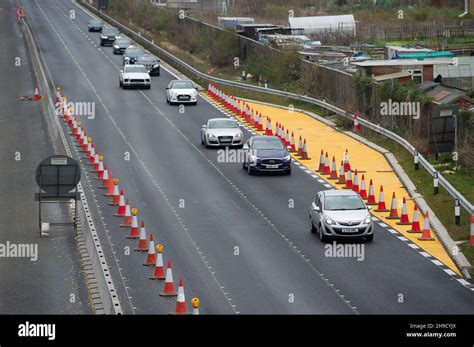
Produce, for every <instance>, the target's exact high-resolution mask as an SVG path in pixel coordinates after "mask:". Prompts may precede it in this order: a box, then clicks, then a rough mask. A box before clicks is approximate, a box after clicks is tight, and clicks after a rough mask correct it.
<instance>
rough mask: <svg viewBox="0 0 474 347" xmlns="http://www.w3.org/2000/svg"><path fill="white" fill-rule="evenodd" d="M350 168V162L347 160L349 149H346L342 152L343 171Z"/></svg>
mask: <svg viewBox="0 0 474 347" xmlns="http://www.w3.org/2000/svg"><path fill="white" fill-rule="evenodd" d="M350 169H351V163H350V161H349V151H348V150H347V149H346V152H345V153H344V171H346V172H347V171H349V170H350Z"/></svg>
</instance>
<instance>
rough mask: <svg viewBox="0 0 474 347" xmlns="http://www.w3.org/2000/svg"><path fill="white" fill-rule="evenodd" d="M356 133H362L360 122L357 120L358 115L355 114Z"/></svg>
mask: <svg viewBox="0 0 474 347" xmlns="http://www.w3.org/2000/svg"><path fill="white" fill-rule="evenodd" d="M354 132H356V133H358V132H360V124H359V121H358V120H357V113H355V112H354Z"/></svg>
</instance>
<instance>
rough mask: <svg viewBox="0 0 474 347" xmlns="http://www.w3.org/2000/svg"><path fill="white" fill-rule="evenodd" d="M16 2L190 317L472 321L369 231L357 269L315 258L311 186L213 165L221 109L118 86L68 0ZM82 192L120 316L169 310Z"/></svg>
mask: <svg viewBox="0 0 474 347" xmlns="http://www.w3.org/2000/svg"><path fill="white" fill-rule="evenodd" d="M24 4H25V6H26V11H27V13H28V16H29V19H30V23H31V25H32V28H33V30H34V31H35V33H36V38H37V40H38V46H39V48H40V49H41V50H42V52H43V54H44V57H45V61H46V63H47V68H48V70H49V71H50V74H51V78H52V80H53V81H54V82H55V83H56V84H57V85H59V86H61V87H62V90H63V92H64V94H65V95H66V96H67V97H68V100H69V101H73V102H75V101H76V102H91V103H94V105H95V110H96V115H95V118H94V119H88V117H86V116H82V117H79V119H80V120H81V121H82V122H83V123H84V126H85V129H86V131H87V132H88V135H89V136H92V138H93V139H94V143H95V147H96V148H98V149H99V151H100V152H101V153H102V154H103V155H104V157H105V162H106V163H107V164H108V166H109V169H111V170H112V171H113V174H114V176H115V177H119V178H120V180H121V186H123V187H124V188H125V194H126V196H127V198H129V199H130V201H131V204H132V207H136V208H138V210H139V216H140V218H143V219H144V220H145V223H146V227H147V232H148V233H150V232H153V233H154V235H155V239H158V242H161V243H163V244H164V248H165V251H164V257H165V261H166V260H167V259H171V260H172V262H173V271H174V277H175V280H177V278H179V277H180V276H182V277H183V279H184V281H185V291H186V298H187V299H188V300H189V299H190V298H191V297H194V296H197V297H199V298H200V300H201V303H202V308H201V313H225V314H232V313H249V314H256V313H267V314H268V313H314V314H329V313H342V314H357V313H365V314H367V313H473V311H474V295H473V293H472V291H470V290H469V289H467V288H465V287H463V286H462V285H460V284H459V283H458V282H456V281H455V280H453V279H452V278H451V277H450V276H448V275H446V274H445V273H444V272H443V271H442V270H441V269H440V268H439V267H437V266H435V265H434V264H432V263H431V262H430V261H429V260H428V259H425V258H424V257H422V256H421V255H420V254H419V253H418V252H415V251H414V250H412V249H410V248H409V247H407V245H406V244H404V243H403V242H401V241H400V240H398V239H397V238H396V237H394V236H393V235H391V234H390V233H389V232H387V231H386V230H385V229H383V228H381V227H379V226H378V225H377V226H376V230H375V238H374V242H373V243H368V244H365V259H364V260H363V261H358V260H357V259H356V258H353V257H352V258H349V257H346V258H331V257H326V256H325V249H324V245H323V244H322V243H321V242H320V241H319V240H318V238H317V236H316V235H312V234H310V231H309V223H308V215H309V207H310V203H311V201H312V200H313V198H314V196H315V194H316V192H318V191H319V190H322V189H326V188H325V187H324V186H323V185H321V184H320V183H318V182H317V181H316V180H315V179H314V178H312V177H311V176H309V175H308V174H307V173H305V172H304V171H302V170H301V169H300V168H297V167H296V166H295V167H294V168H293V173H292V175H291V176H276V175H272V176H248V175H247V173H246V172H245V171H244V170H242V168H241V164H239V163H219V162H218V161H217V151H216V150H215V149H204V148H203V147H202V146H201V144H200V133H199V131H200V127H201V125H202V124H205V123H206V121H207V119H209V118H213V117H221V116H223V115H222V113H221V112H219V111H218V110H217V109H216V108H214V107H213V106H212V105H211V104H209V103H207V102H206V101H205V100H204V99H199V103H198V105H197V106H187V107H185V112H184V113H180V111H179V107H177V106H169V105H167V103H166V99H165V87H166V85H167V84H168V83H169V81H170V80H172V79H175V77H174V76H172V75H171V74H170V73H169V72H167V71H163V70H162V74H161V76H160V77H153V78H152V89H151V90H146V91H139V90H122V89H120V88H119V83H118V73H119V69H120V67H121V59H122V58H121V56H114V55H113V54H112V49H111V48H110V47H104V48H102V47H100V46H99V34H98V33H88V32H87V21H88V20H89V19H90V17H89V15H88V14H86V13H85V12H83V11H82V10H81V9H80V8H79V7H76V6H75V5H74V4H72V3H71V2H70V1H67V0H64V1H59V0H25V1H24ZM70 10H75V18H74V19H71V18H70V16H69V14H70ZM244 136H245V137H246V138H248V137H249V134H248V133H244ZM127 153H129V154H130V160H129V161H127V160H126V159H127V156H128V155H127ZM90 182H91V183H92V184H91V186H89V185H88V184H86V185H85V186H86V187H85V189H86V191H87V192H88V193H89V194H94V195H92V196H94V199H93V200H94V206H95V207H96V208H95V210H96V211H95V212H94V220H95V222H96V225H97V226H98V228H99V230H100V233H101V234H100V235H101V239H102V243H103V246H104V247H105V249H106V252H107V254H106V255H107V257H108V259H109V265H110V266H111V267H112V269H111V270H112V272H113V276H114V280H115V282H116V286H117V290H118V292H119V295H120V298H121V301H122V303H123V306H124V310H125V312H126V313H167V312H169V311H170V310H172V309H173V302H174V300H175V299H174V298H173V299H164V298H162V297H159V295H158V293H159V291H161V288H162V285H163V283H162V282H155V281H150V280H149V279H148V277H149V276H150V274H151V271H152V270H151V269H149V268H147V267H144V266H142V262H143V261H144V258H145V256H144V255H142V254H136V253H135V252H133V251H132V254H130V255H126V254H125V251H124V250H125V247H127V246H130V247H132V248H133V247H135V242H134V241H133V242H132V241H130V240H126V239H125V235H126V233H127V231H126V230H124V228H119V227H118V224H119V222H121V221H120V220H119V219H118V218H116V217H113V216H112V214H113V213H114V212H115V210H114V209H113V208H112V207H110V206H107V205H106V203H107V200H106V199H105V198H104V197H103V196H102V191H100V192H98V190H97V189H96V188H94V185H95V186H97V181H95V180H94V179H90ZM291 202H293V203H294V207H292V206H291ZM401 298H402V299H401Z"/></svg>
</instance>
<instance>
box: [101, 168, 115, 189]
mask: <svg viewBox="0 0 474 347" xmlns="http://www.w3.org/2000/svg"><path fill="white" fill-rule="evenodd" d="M111 177H112V176H111V175H109V170H107V165H105V167H104V173H103V174H102V184H101V185H100V186H99V188H100V189H107V187H108V185H109V180H110V181H112V179H111Z"/></svg>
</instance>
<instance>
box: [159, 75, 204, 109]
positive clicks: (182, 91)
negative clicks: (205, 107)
mask: <svg viewBox="0 0 474 347" xmlns="http://www.w3.org/2000/svg"><path fill="white" fill-rule="evenodd" d="M197 97H198V91H197V89H196V88H195V87H194V85H193V83H192V82H191V81H181V80H173V81H171V82H170V83H169V84H168V87H166V102H167V103H168V104H170V105H173V104H191V105H196V104H197Z"/></svg>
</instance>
